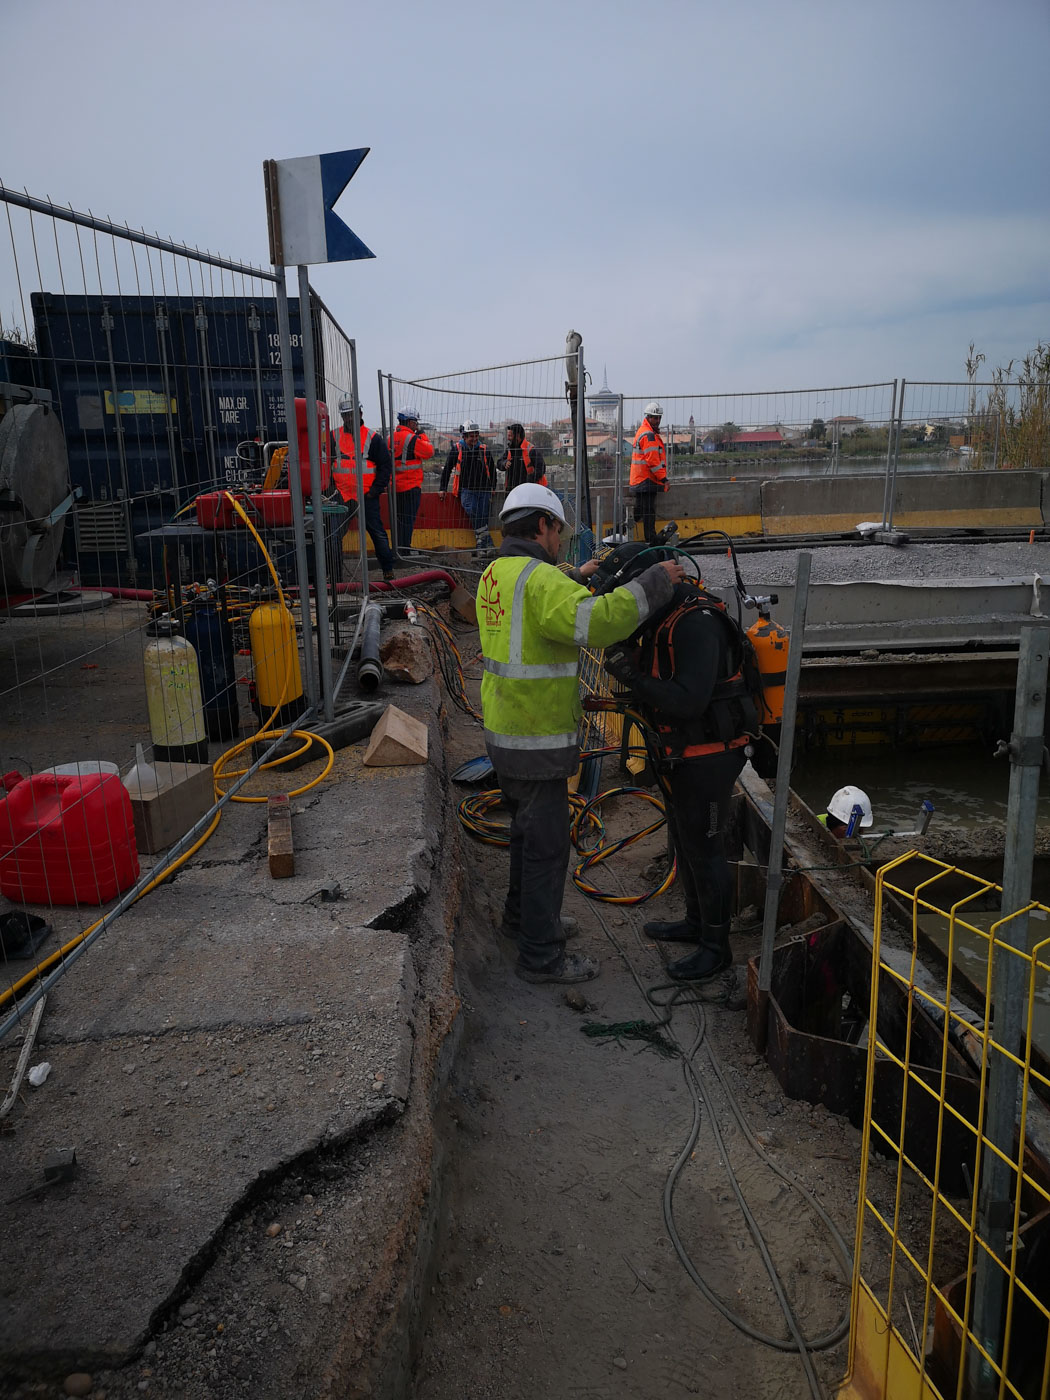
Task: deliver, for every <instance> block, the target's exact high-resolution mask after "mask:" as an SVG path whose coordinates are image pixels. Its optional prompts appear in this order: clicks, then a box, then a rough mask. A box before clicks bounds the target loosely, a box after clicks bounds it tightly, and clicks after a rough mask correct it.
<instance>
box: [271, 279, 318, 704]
mask: <svg viewBox="0 0 1050 1400" xmlns="http://www.w3.org/2000/svg"><path fill="white" fill-rule="evenodd" d="M275 292H276V298H277V333H278V336H279V338H280V342H281V346H280V354H281V386H282V389H283V392H284V428H285V432H286V433H287V435H288V492H289V495H290V496H291V501H292V534H293V536H294V539H295V572H296V579H297V582H298V584H299V617H300V619H301V624H302V629H303V680H304V682H305V684H306V698H307V700H308V701H309V702H310V707H311V709H313V708H315V707H316V705H317V667H316V665H315V664H314V652H313V628H312V624H311V620H310V562H309V560H308V559H307V556H306V513H305V511H304V510H303V486H302V476H301V474H300V466H299V434H298V433H297V432H296V427H295V375H294V374H293V372H292V327H291V318H290V316H289V314H288V278H287V274H286V273H285V270H284V268H283V267H278V268H277V284H276V287H275ZM299 329H300V332H301V331H302V325H301V324H300V327H299Z"/></svg>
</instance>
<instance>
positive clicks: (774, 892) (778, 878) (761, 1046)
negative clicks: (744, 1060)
mask: <svg viewBox="0 0 1050 1400" xmlns="http://www.w3.org/2000/svg"><path fill="white" fill-rule="evenodd" d="M811 563H812V556H811V555H810V554H808V553H805V552H804V553H802V554H800V555H799V556H798V563H797V566H796V573H795V606H794V609H793V611H792V614H791V640H790V645H789V647H788V660H787V674H786V675H785V678H784V713H783V717H782V718H781V721H780V752H779V753H778V755H777V790H776V794H775V795H774V799H773V829H772V831H771V832H770V837H769V865H768V871H767V874H766V906H765V910H764V912H763V916H762V953H761V959H760V961H759V964H758V1019H757V1024H756V1035H757V1039H756V1044H755V1048H756V1049H757V1050H759V1051H764V1050H765V1047H766V1034H767V1022H768V1015H769V993H770V990H771V988H772V986H773V940H774V939H775V938H776V935H777V916H778V914H779V912H780V891H781V889H782V887H783V884H784V870H783V865H784V831H785V828H786V826H787V809H788V797H789V796H790V793H791V759H792V755H793V753H794V748H795V714H796V711H797V709H798V686H799V680H800V678H801V675H802V641H803V637H804V635H805V631H806V607H807V604H808V602H809V572H810V565H811Z"/></svg>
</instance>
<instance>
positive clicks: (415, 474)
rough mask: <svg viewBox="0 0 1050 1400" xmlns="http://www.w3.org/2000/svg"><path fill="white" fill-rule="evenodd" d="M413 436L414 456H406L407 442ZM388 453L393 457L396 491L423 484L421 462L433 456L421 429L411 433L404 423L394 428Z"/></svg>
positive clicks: (432, 451) (430, 446)
mask: <svg viewBox="0 0 1050 1400" xmlns="http://www.w3.org/2000/svg"><path fill="white" fill-rule="evenodd" d="M413 438H415V440H416V453H415V456H414V457H406V456H405V453H406V452H407V451H408V444H409V443H410V442H411V441H412V439H413ZM390 455H391V457H393V459H394V484H395V487H396V489H397V490H398V491H411V490H413V489H414V488H415V487H416V486H422V485H423V463H424V462H429V461H430V459H431V457H433V455H434V448H433V446H432V445H431V442H430V439H429V438H428V437H427V435H426V433H424V432H423V431H422V429H420V430H418V431H417V432H415V433H413V431H412V429H411V428H408V427H406V426H405V425H404V424H401V426H400V427H398V428H395V429H394V441H393V443H392V444H391V447H390Z"/></svg>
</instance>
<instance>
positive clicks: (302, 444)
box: [295, 399, 332, 501]
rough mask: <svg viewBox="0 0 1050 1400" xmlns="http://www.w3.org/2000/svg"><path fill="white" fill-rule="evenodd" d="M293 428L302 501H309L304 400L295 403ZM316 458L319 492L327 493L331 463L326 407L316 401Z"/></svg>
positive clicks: (323, 403)
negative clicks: (296, 442)
mask: <svg viewBox="0 0 1050 1400" xmlns="http://www.w3.org/2000/svg"><path fill="white" fill-rule="evenodd" d="M295 427H296V431H297V434H298V437H299V480H300V481H301V482H302V483H303V500H305V501H308V500H309V499H310V438H309V436H308V434H307V431H306V400H305V399H296V401H295ZM317 439H318V444H317V445H318V449H319V450H318V456H319V457H320V459H321V490H322V491H327V490H328V486H329V483H330V482H331V480H332V463H331V461H330V459H329V456H328V441H329V439H328V405H327V404H326V403H325V402H324V400H323V399H318V400H317Z"/></svg>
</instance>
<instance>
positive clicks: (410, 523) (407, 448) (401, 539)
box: [390, 408, 434, 549]
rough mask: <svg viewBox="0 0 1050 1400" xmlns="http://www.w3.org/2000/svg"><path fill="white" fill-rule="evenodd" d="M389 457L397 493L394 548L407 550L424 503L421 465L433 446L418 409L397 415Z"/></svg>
mask: <svg viewBox="0 0 1050 1400" xmlns="http://www.w3.org/2000/svg"><path fill="white" fill-rule="evenodd" d="M390 455H391V456H392V457H393V459H394V488H395V490H396V492H397V546H398V549H408V548H409V546H410V545H411V543H412V532H413V530H414V529H415V528H416V516H417V515H418V514H419V503H420V501H422V499H423V463H424V462H429V461H430V459H431V457H433V455H434V447H433V444H432V443H431V441H430V439H429V438H428V437H427V435H426V433H425V432H423V431H422V429H421V428H420V426H419V412H418V410H417V409H414V408H403V409H402V410H401V412H400V413H399V414H398V415H397V427H396V428H395V429H394V439H393V442H392V443H391V444H390Z"/></svg>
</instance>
